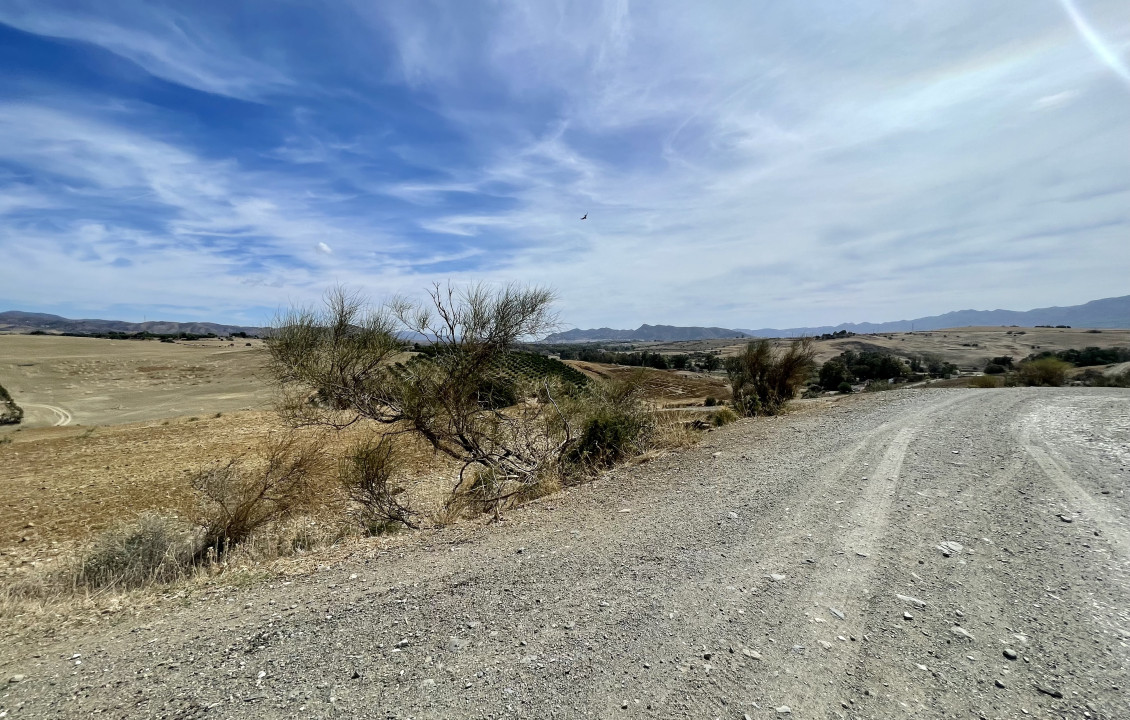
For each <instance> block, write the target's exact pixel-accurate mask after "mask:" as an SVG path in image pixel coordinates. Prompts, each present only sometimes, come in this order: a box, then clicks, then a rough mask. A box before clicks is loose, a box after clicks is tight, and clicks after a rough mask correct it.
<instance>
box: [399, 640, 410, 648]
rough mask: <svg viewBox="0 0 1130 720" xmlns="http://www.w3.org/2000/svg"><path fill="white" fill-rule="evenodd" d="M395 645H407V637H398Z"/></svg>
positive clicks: (400, 646)
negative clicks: (398, 639)
mask: <svg viewBox="0 0 1130 720" xmlns="http://www.w3.org/2000/svg"><path fill="white" fill-rule="evenodd" d="M396 647H398V648H402V647H408V638H400V641H399V642H397V643H396Z"/></svg>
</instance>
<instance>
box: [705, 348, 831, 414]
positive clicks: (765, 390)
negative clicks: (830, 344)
mask: <svg viewBox="0 0 1130 720" xmlns="http://www.w3.org/2000/svg"><path fill="white" fill-rule="evenodd" d="M815 355H816V352H815V350H814V349H813V347H812V339H811V338H807V337H805V338H798V339H796V340H794V341H792V342H791V343H789V346H788V347H787V348H785V350H784V351H783V352H778V351H777V350H775V349H774V348H773V345H772V344H770V342H769V341H768V340H756V341H752V342H750V343H749V344H748V345H746V347H745V350H743V351H742V352H741V353H740V354H739V355H736V356H735V357H732V358H729V359H728V360H727V361H726V374H727V375H729V376H730V385H731V386H732V387H733V396H734V403H733V404H734V407H735V408H736V409H737V410H738V412H740V413H741V414H743V415H746V416H753V415H776V414H777V413H779V412H780V411H781V408H783V407H784V406H785V404H786V403H787V402H788V401H789V400H792V399H793V398H794V397H796V394H797V390H799V389H800V387H801V386H802V385H804V383H805V380H807V379H808V376H809V375H810V374H811V372H812V369H813V358H814V357H815Z"/></svg>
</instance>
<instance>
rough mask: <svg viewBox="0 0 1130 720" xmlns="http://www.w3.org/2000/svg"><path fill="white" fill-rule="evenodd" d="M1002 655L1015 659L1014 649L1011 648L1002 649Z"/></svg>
mask: <svg viewBox="0 0 1130 720" xmlns="http://www.w3.org/2000/svg"><path fill="white" fill-rule="evenodd" d="M1004 656H1005V657H1006V658H1008V659H1009V660H1015V659H1016V651H1015V650H1013V649H1012V648H1005V649H1004Z"/></svg>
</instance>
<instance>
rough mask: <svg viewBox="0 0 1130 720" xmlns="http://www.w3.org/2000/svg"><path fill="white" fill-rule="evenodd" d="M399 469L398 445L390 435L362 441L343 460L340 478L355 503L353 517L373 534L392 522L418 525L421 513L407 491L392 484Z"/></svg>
mask: <svg viewBox="0 0 1130 720" xmlns="http://www.w3.org/2000/svg"><path fill="white" fill-rule="evenodd" d="M398 469H399V462H398V458H397V453H396V447H395V445H394V444H393V441H392V439H391V438H389V437H387V436H385V437H381V438H379V439H377V440H368V441H365V442H363V443H361V444H360V445H358V446H356V447H355V448H353V450H352V452H350V453H349V454H348V455H347V456H346V457H344V458H343V459H342V460H341V462H340V465H339V468H338V478H339V479H340V481H341V484H342V487H343V488H344V489H345V492H346V495H347V496H348V498H349V500H350V501H351V503H352V504H353V506H354V518H355V519H356V520H357V522H358V524H359V525H360V527H361V528H362V530H364V531H365V532H366V533H368V534H370V535H373V534H379V533H380V532H383V531H384V530H386V529H388V526H389V525H390V524H401V525H406V526H407V527H410V528H416V527H417V525H416V522H415V518H416V517H417V515H418V513H417V512H415V511H414V510H413V509H412V505H411V501H410V499H409V497H408V493H407V491H406V490H405V489H404V488H403V487H397V486H396V485H394V484H393V478H394V475H395V473H396V472H397V470H398Z"/></svg>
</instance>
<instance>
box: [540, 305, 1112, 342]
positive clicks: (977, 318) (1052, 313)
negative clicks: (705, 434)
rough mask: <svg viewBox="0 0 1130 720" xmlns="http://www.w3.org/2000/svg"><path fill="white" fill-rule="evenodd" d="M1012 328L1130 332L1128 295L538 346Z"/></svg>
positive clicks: (644, 330) (631, 333)
mask: <svg viewBox="0 0 1130 720" xmlns="http://www.w3.org/2000/svg"><path fill="white" fill-rule="evenodd" d="M995 325H1018V326H1021V327H1033V326H1035V325H1071V326H1073V327H1085V328H1130V295H1123V296H1121V297H1113V298H1104V299H1102V300H1092V301H1091V302H1089V303H1084V304H1083V305H1070V306H1067V307H1046V308H1037V309H1035V310H1025V311H1018V310H956V311H954V312H948V313H945V314H943V315H931V316H929V317H920V318H915V319H913V320H894V321H891V322H881V323H869V322H864V323H843V324H840V325H819V326H813V327H794V328H760V329H757V330H752V329H747V328H735V329H733V330H729V329H726V328H719V327H674V326H671V325H641V326H640V327H639V328H637V329H635V330H615V329H613V328H594V329H591V330H581V329H576V330H568V331H566V332H559V333H554V334H552V335H549V336H547V337H546V338H545V339H544V340H543V341H542V342H547V343H555V342H557V343H580V342H609V341H613V342H615V341H620V342H627V341H652V342H671V341H678V340H710V339H716V338H741V337H796V336H798V335H823V334H825V333H834V332H839V331H841V330H847V331H848V332H853V333H857V334H861V335H862V334H865V333H885V332H909V331H911V330H941V329H944V328H954V327H970V326H995Z"/></svg>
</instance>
